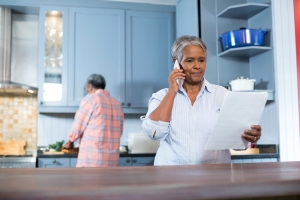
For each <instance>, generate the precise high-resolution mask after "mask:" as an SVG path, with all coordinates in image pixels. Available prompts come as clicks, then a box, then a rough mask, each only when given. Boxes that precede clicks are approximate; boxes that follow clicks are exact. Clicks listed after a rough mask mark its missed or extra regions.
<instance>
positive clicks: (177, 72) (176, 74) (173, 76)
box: [168, 69, 185, 93]
mask: <svg viewBox="0 0 300 200" xmlns="http://www.w3.org/2000/svg"><path fill="white" fill-rule="evenodd" d="M177 79H182V80H184V79H185V73H183V70H182V69H174V70H172V71H171V73H170V75H169V79H168V82H169V91H174V92H175V93H177V92H178V90H179V87H178V84H177V82H176V80H177Z"/></svg>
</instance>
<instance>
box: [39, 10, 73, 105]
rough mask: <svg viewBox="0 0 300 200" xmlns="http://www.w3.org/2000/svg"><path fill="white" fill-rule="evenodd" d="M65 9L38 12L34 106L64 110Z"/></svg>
mask: <svg viewBox="0 0 300 200" xmlns="http://www.w3.org/2000/svg"><path fill="white" fill-rule="evenodd" d="M68 10H69V9H68V7H59V6H41V7H40V11H39V16H40V17H39V20H40V21H39V24H40V26H39V56H38V83H39V84H38V85H39V91H38V106H39V108H41V109H43V108H45V107H48V106H67V66H68V59H67V57H68V56H67V52H68V48H67V47H68V39H67V37H68V15H69V13H68Z"/></svg>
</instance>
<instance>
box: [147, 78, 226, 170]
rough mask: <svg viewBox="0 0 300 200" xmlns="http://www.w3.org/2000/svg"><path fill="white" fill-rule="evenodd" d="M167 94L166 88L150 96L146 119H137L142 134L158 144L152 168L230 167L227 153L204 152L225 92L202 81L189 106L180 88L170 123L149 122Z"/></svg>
mask: <svg viewBox="0 0 300 200" xmlns="http://www.w3.org/2000/svg"><path fill="white" fill-rule="evenodd" d="M167 92H168V88H165V89H162V90H160V91H158V92H156V93H154V94H153V95H152V97H151V98H150V100H149V107H148V112H147V114H146V116H145V117H141V119H142V121H143V124H142V126H143V130H144V131H145V132H146V133H147V135H148V136H149V137H150V138H151V139H153V140H160V146H159V149H158V151H157V153H156V157H155V162H154V165H192V164H206V163H230V162H231V159H230V152H229V150H213V151H212V150H210V151H207V150H204V146H205V144H206V142H207V140H208V138H209V136H210V134H211V133H212V131H213V128H214V126H215V123H216V121H217V117H218V114H219V112H220V108H221V105H222V102H223V99H224V97H225V94H226V92H227V90H226V89H225V88H224V87H221V86H218V85H214V84H210V83H209V82H208V81H207V80H206V79H204V82H203V85H202V88H201V90H200V92H199V94H198V95H197V98H196V101H195V102H194V104H193V105H192V104H191V101H190V99H189V98H188V96H187V94H186V92H185V90H184V89H183V88H182V87H181V88H180V90H179V91H178V93H177V95H176V97H175V99H174V104H173V108H172V114H171V120H170V122H162V121H153V120H151V119H150V118H149V115H150V114H151V112H153V111H154V110H155V109H156V108H157V107H158V105H159V104H160V103H161V101H162V99H163V98H164V97H165V95H166V94H167ZM155 132H156V134H155V137H154V138H153V134H154V133H155Z"/></svg>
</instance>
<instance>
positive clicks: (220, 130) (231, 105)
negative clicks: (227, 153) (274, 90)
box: [204, 91, 268, 150]
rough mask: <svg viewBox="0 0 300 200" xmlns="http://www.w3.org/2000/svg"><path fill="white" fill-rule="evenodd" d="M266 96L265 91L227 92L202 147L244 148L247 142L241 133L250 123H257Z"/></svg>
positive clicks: (214, 148) (248, 127)
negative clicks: (211, 130) (210, 131)
mask: <svg viewBox="0 0 300 200" xmlns="http://www.w3.org/2000/svg"><path fill="white" fill-rule="evenodd" d="M267 98H268V93H267V92H231V91H229V92H227V94H226V96H225V98H224V101H223V104H222V107H221V110H220V113H219V116H218V119H217V122H216V125H215V128H214V130H213V132H212V134H211V135H210V137H209V138H208V141H207V143H206V145H205V147H204V149H205V150H217V149H245V148H246V147H247V144H248V142H247V141H245V140H243V139H242V134H243V133H244V130H245V129H250V127H251V125H254V124H259V120H260V117H261V114H262V112H263V109H264V107H265V104H266V101H267Z"/></svg>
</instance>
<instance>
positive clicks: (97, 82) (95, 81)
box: [86, 74, 106, 89]
mask: <svg viewBox="0 0 300 200" xmlns="http://www.w3.org/2000/svg"><path fill="white" fill-rule="evenodd" d="M86 83H87V84H91V85H92V86H93V87H94V88H96V89H105V86H106V82H105V79H104V77H103V76H102V75H100V74H92V75H90V76H89V77H88V78H87V81H86Z"/></svg>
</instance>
